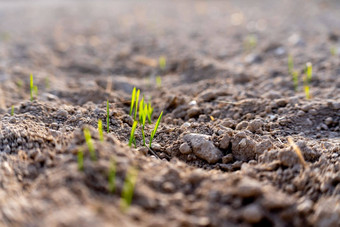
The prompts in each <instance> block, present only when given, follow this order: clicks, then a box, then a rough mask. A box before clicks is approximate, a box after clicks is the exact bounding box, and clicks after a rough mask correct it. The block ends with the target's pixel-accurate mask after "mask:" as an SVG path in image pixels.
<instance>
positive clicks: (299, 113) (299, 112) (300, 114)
mask: <svg viewBox="0 0 340 227" xmlns="http://www.w3.org/2000/svg"><path fill="white" fill-rule="evenodd" d="M297 115H298V116H299V117H302V116H304V115H305V112H304V111H302V110H299V111H298V112H297Z"/></svg>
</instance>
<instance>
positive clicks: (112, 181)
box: [108, 159, 116, 193]
mask: <svg viewBox="0 0 340 227" xmlns="http://www.w3.org/2000/svg"><path fill="white" fill-rule="evenodd" d="M108 182H109V192H110V193H114V192H115V190H116V162H115V160H114V159H111V165H110V169H109V176H108Z"/></svg>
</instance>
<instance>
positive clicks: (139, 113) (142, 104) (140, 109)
mask: <svg viewBox="0 0 340 227" xmlns="http://www.w3.org/2000/svg"><path fill="white" fill-rule="evenodd" d="M143 107H144V96H143V98H142V100H141V101H140V102H139V112H138V115H139V122H140V123H142V118H143V115H144V113H143V112H144V108H143Z"/></svg>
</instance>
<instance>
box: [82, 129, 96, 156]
mask: <svg viewBox="0 0 340 227" xmlns="http://www.w3.org/2000/svg"><path fill="white" fill-rule="evenodd" d="M84 137H85V141H86V144H87V147H88V149H89V152H90V157H91V160H92V161H95V160H97V157H96V153H95V150H94V145H93V141H92V138H91V132H90V130H89V129H88V128H84Z"/></svg>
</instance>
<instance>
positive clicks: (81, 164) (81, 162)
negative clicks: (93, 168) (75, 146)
mask: <svg viewBox="0 0 340 227" xmlns="http://www.w3.org/2000/svg"><path fill="white" fill-rule="evenodd" d="M77 160H78V170H79V171H83V170H84V152H83V150H82V149H81V148H79V150H78V154H77Z"/></svg>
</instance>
